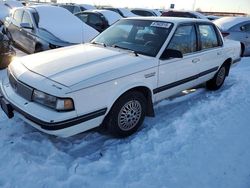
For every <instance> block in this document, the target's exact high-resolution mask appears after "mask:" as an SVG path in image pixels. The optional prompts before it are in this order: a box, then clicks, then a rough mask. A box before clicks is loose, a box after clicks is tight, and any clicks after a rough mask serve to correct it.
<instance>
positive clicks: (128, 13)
mask: <svg viewBox="0 0 250 188" xmlns="http://www.w3.org/2000/svg"><path fill="white" fill-rule="evenodd" d="M99 8H100V9H105V10H111V11H114V12H116V13H118V14H120V15H121V16H122V17H124V18H128V17H136V16H137V15H136V14H134V13H132V12H131V11H130V10H129V9H127V8H114V7H105V6H104V7H99Z"/></svg>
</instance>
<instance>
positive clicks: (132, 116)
mask: <svg viewBox="0 0 250 188" xmlns="http://www.w3.org/2000/svg"><path fill="white" fill-rule="evenodd" d="M141 114H142V106H141V104H140V102H139V101H137V100H132V101H129V102H127V103H126V104H125V105H124V106H123V107H122V108H121V110H120V112H119V114H118V126H119V128H120V129H121V130H123V131H129V130H131V129H133V128H134V127H135V126H136V125H137V123H138V122H139V121H140V118H141Z"/></svg>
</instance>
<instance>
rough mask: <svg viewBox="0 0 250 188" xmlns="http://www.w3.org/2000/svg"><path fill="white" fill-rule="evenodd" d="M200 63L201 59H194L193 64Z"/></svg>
mask: <svg viewBox="0 0 250 188" xmlns="http://www.w3.org/2000/svg"><path fill="white" fill-rule="evenodd" d="M199 61H200V59H199V58H196V59H193V60H192V63H198V62H199Z"/></svg>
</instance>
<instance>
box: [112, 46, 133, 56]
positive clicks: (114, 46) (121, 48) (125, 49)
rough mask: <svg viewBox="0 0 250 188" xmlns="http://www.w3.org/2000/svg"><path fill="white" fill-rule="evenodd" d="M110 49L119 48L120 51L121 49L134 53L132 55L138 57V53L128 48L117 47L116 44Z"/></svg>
mask: <svg viewBox="0 0 250 188" xmlns="http://www.w3.org/2000/svg"><path fill="white" fill-rule="evenodd" d="M112 47H114V48H120V49H123V50H128V51H130V52H132V53H134V54H135V56H138V53H137V52H136V51H134V50H131V49H129V48H126V47H122V46H118V45H117V44H114V45H112Z"/></svg>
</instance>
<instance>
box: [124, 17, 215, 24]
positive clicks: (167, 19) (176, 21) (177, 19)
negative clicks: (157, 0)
mask: <svg viewBox="0 0 250 188" xmlns="http://www.w3.org/2000/svg"><path fill="white" fill-rule="evenodd" d="M126 19H136V20H150V21H164V22H171V23H174V24H179V23H186V22H194V23H196V22H203V23H204V22H206V23H212V22H211V21H209V20H203V19H196V18H181V17H157V16H152V17H136V18H126Z"/></svg>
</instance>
